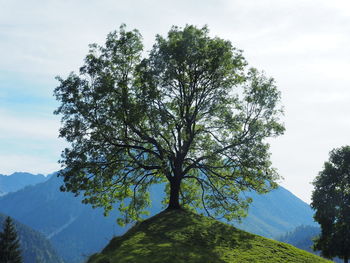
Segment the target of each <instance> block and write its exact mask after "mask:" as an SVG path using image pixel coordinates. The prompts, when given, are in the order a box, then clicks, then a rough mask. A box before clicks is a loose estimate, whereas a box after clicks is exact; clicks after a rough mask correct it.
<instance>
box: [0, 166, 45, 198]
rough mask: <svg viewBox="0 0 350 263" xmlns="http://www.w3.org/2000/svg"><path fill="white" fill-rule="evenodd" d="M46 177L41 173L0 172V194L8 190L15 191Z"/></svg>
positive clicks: (41, 180) (39, 181) (42, 180)
mask: <svg viewBox="0 0 350 263" xmlns="http://www.w3.org/2000/svg"><path fill="white" fill-rule="evenodd" d="M46 179H47V178H46V177H45V176H44V175H42V174H30V173H19V172H17V173H13V174H11V175H2V174H0V195H5V194H7V193H9V192H16V191H18V190H20V189H22V188H24V187H26V186H29V185H35V184H38V183H41V182H44V181H46Z"/></svg>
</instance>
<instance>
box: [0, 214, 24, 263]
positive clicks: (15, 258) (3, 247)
mask: <svg viewBox="0 0 350 263" xmlns="http://www.w3.org/2000/svg"><path fill="white" fill-rule="evenodd" d="M0 262H1V263H22V262H23V261H22V256H21V251H20V245H19V240H18V236H17V232H16V229H15V226H14V224H13V221H12V219H11V218H10V217H7V218H6V220H5V223H4V228H3V232H2V233H0Z"/></svg>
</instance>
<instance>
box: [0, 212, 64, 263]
mask: <svg viewBox="0 0 350 263" xmlns="http://www.w3.org/2000/svg"><path fill="white" fill-rule="evenodd" d="M6 217H7V216H5V215H3V214H0V225H1V230H0V231H2V226H3V224H4V221H5V219H6ZM14 225H15V228H16V231H17V235H18V237H19V241H20V247H21V251H22V257H23V261H24V263H39V262H43V263H63V260H62V259H61V258H60V257H59V256H58V255H57V253H56V251H55V250H54V248H53V247H52V245H51V243H50V242H49V241H48V240H47V239H46V238H45V237H44V235H42V234H41V233H39V232H37V231H35V230H33V229H31V228H30V227H28V226H26V225H23V224H21V223H19V222H18V221H16V220H14Z"/></svg>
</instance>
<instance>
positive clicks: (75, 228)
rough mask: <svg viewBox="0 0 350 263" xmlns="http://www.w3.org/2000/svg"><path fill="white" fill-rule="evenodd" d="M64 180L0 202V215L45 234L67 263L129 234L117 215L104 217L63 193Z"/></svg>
mask: <svg viewBox="0 0 350 263" xmlns="http://www.w3.org/2000/svg"><path fill="white" fill-rule="evenodd" d="M60 185H62V179H61V178H57V177H56V176H52V177H51V178H50V179H49V180H47V181H45V182H43V183H40V184H37V185H35V186H29V187H26V188H24V189H22V190H19V191H17V192H15V193H9V194H7V195H5V196H3V197H1V198H0V212H2V213H5V214H8V215H10V216H11V217H13V218H15V219H16V220H18V221H20V222H22V223H24V224H26V225H28V226H30V227H32V228H33V229H35V230H37V231H39V232H41V233H42V234H44V235H45V236H46V237H47V238H48V239H49V240H50V241H51V243H52V244H53V246H54V247H55V249H56V250H57V252H58V253H59V254H60V255H61V256H62V257H63V259H64V260H65V261H66V262H69V263H75V262H82V261H83V260H84V259H85V258H86V257H87V256H88V255H90V254H92V253H94V252H96V251H98V250H99V249H101V248H102V247H103V246H105V244H106V242H107V241H108V240H109V239H110V238H111V237H112V236H113V235H118V234H121V233H123V232H125V230H124V229H123V228H120V227H118V226H117V224H116V221H115V220H116V215H115V214H112V215H111V216H110V217H104V216H103V211H102V209H92V208H91V206H88V205H84V204H82V203H81V199H80V198H76V197H74V195H73V194H71V193H63V192H60V191H59V187H60Z"/></svg>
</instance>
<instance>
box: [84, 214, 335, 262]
mask: <svg viewBox="0 0 350 263" xmlns="http://www.w3.org/2000/svg"><path fill="white" fill-rule="evenodd" d="M102 262H103V263H112V262H113V263H127V262H133V263H144V262H148V263H164V262H167V263H175V262H176V263H181V262H186V263H188V262H190V263H206V262H208V263H209V262H216V263H226V262H227V263H228V262H231V263H233V262H240V263H244V262H259V263H264V262H266V263H267V262H268V263H270V262H284V263H285V262H295V263H297V262H308V263H313V262H315V263H316V262H317V263H322V262H330V261H327V260H325V259H322V258H320V257H318V256H315V255H313V254H310V253H308V252H305V251H303V250H300V249H297V248H295V247H293V246H291V245H288V244H284V243H280V242H277V241H274V240H271V239H267V238H263V237H260V236H257V235H253V234H250V233H247V232H244V231H241V230H238V229H236V228H234V227H232V226H229V225H226V224H224V223H221V222H219V221H216V220H213V219H210V218H208V217H205V216H201V215H197V214H194V213H191V212H188V211H185V210H170V211H164V212H162V213H160V214H158V215H156V216H154V217H152V218H150V219H147V220H145V221H143V222H141V223H139V224H137V225H136V226H134V227H133V228H131V229H130V230H129V231H128V232H127V233H126V234H124V235H123V236H120V237H115V238H114V239H112V240H111V242H110V243H109V245H108V246H107V247H106V248H105V249H104V250H103V251H102V252H101V253H100V254H95V255H93V256H92V257H91V258H90V259H89V261H88V263H102Z"/></svg>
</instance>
